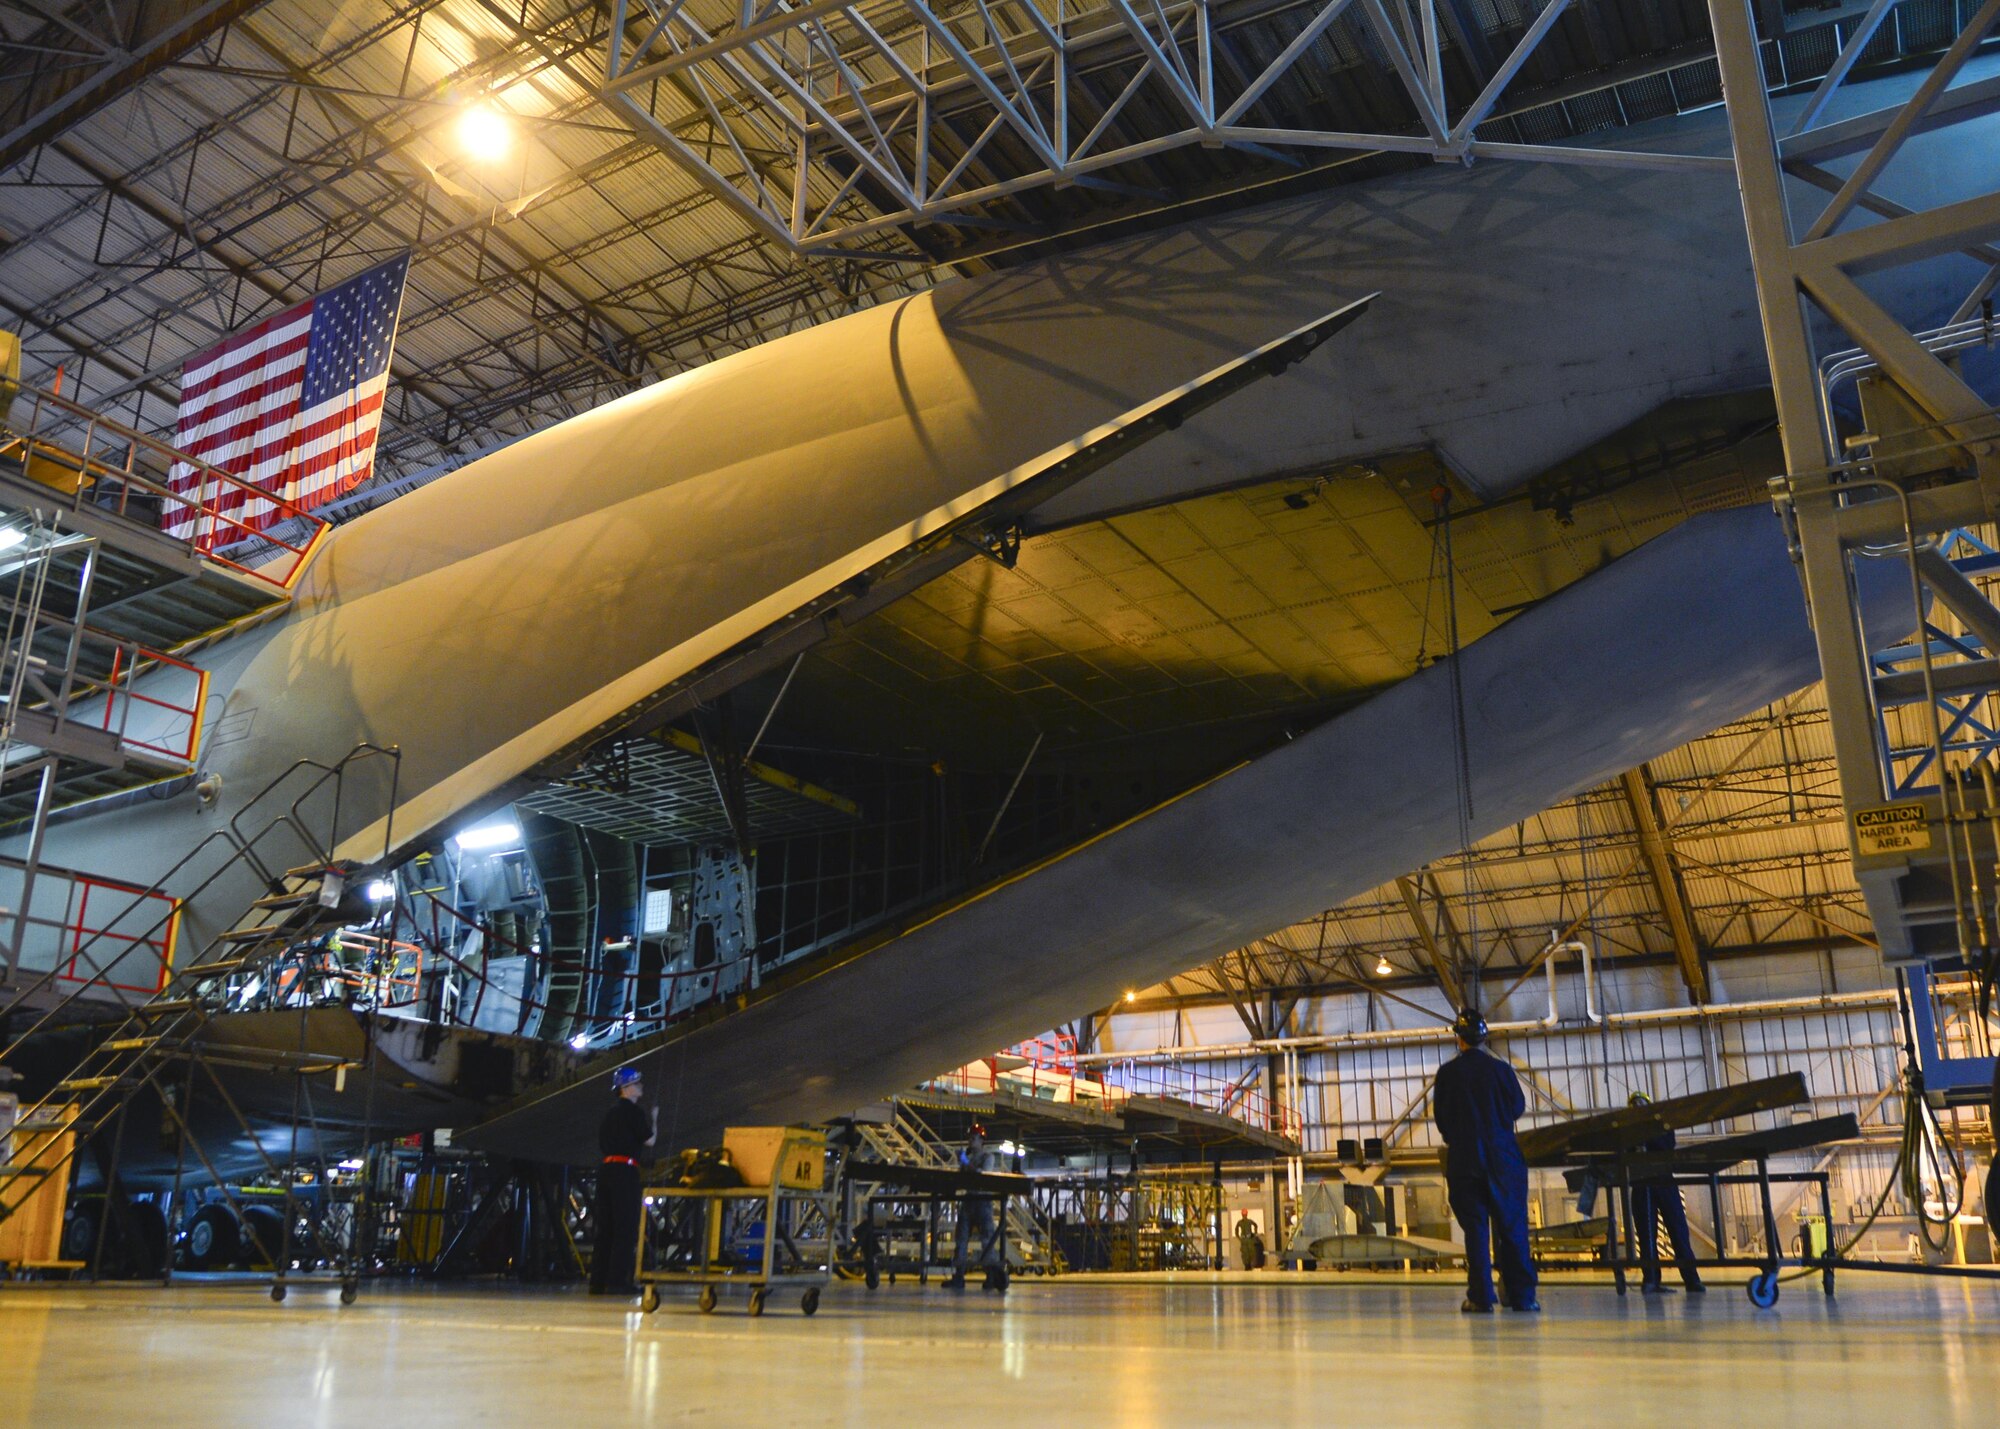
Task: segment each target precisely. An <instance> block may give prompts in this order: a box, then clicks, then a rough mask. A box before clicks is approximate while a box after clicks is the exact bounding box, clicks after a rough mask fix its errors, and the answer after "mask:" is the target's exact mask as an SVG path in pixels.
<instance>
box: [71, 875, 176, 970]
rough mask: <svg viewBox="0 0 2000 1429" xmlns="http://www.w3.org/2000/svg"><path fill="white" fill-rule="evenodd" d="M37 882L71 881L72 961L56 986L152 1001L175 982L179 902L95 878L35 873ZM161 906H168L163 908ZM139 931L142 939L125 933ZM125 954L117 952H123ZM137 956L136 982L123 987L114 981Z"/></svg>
mask: <svg viewBox="0 0 2000 1429" xmlns="http://www.w3.org/2000/svg"><path fill="white" fill-rule="evenodd" d="M35 877H36V880H37V882H39V881H40V880H42V879H44V878H55V879H63V880H67V881H68V882H69V883H70V884H71V890H72V891H71V896H70V898H69V899H68V900H67V901H68V903H69V906H70V909H71V913H70V916H69V917H67V918H66V919H65V920H64V923H63V931H64V932H65V933H66V934H67V941H68V943H69V961H68V963H67V964H66V965H65V966H64V968H63V970H62V972H60V973H58V974H57V975H56V981H57V982H77V983H80V982H96V983H97V984H98V985H99V986H101V987H109V988H115V989H116V990H118V991H120V992H137V993H144V994H146V995H147V996H149V997H150V996H152V995H153V994H155V993H158V992H161V991H163V990H164V989H165V988H166V985H167V983H168V981H169V980H170V979H171V978H172V977H173V967H174V943H175V940H176V938H177V937H178V936H179V934H180V923H181V906H180V900H179V899H177V898H173V897H171V896H169V895H167V894H165V893H161V892H159V891H158V890H157V889H151V888H141V887H139V886H138V885H137V884H133V883H120V882H118V881H117V880H115V879H110V878H94V877H92V876H91V875H89V874H85V873H73V872H70V871H68V870H65V869H58V868H49V867H43V868H40V869H37V870H36V873H35ZM93 900H94V901H95V903H96V905H97V906H96V915H95V916H96V918H97V920H98V921H97V923H96V924H94V925H93V923H92V921H91V918H92V911H91V904H92V902H93ZM159 905H165V906H164V907H160V906H159ZM127 925H135V926H138V927H142V928H145V929H146V930H147V931H146V932H143V933H127V932H123V931H121V928H122V927H124V926H127ZM121 948H122V949H123V951H119V950H120V949H121ZM135 953H136V954H138V955H139V961H138V970H139V971H138V980H137V981H134V982H120V981H118V980H117V977H114V976H112V975H111V971H110V970H112V969H119V970H120V971H119V973H118V976H121V977H122V976H130V975H131V974H130V973H128V972H125V971H124V969H125V965H126V962H127V960H128V959H130V958H131V957H132V956H133V955H134V954H135Z"/></svg>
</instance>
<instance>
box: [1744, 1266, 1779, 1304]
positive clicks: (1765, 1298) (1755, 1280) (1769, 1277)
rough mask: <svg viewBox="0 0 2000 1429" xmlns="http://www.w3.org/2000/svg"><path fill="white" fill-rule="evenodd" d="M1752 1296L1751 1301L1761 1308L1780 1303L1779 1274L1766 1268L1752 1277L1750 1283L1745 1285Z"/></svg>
mask: <svg viewBox="0 0 2000 1429" xmlns="http://www.w3.org/2000/svg"><path fill="white" fill-rule="evenodd" d="M1743 1288H1744V1289H1745V1290H1746V1291H1747V1292H1748V1293H1749V1296H1750V1303H1751V1304H1752V1305H1755V1306H1756V1307H1757V1308H1758V1309H1759V1310H1768V1309H1770V1308H1771V1307H1772V1306H1773V1305H1775V1304H1777V1303H1778V1274H1777V1272H1776V1271H1774V1270H1766V1271H1764V1272H1763V1273H1761V1274H1758V1275H1753V1276H1751V1277H1750V1283H1749V1284H1748V1285H1746V1286H1744V1287H1743Z"/></svg>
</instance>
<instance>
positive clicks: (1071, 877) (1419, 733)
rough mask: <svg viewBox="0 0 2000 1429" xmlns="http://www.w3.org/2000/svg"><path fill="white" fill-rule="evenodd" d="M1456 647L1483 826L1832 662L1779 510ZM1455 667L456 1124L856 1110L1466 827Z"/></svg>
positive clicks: (554, 1143)
mask: <svg viewBox="0 0 2000 1429" xmlns="http://www.w3.org/2000/svg"><path fill="white" fill-rule="evenodd" d="M1876 574H1877V579H1875V580H1874V581H1873V582H1872V583H1871V584H1870V585H1869V586H1868V587H1867V588H1866V590H1865V591H1864V595H1865V597H1866V599H1867V602H1868V608H1869V610H1870V613H1871V620H1872V621H1874V622H1877V623H1879V624H1880V625H1881V626H1882V627H1883V628H1884V629H1889V628H1891V627H1894V626H1895V625H1897V624H1898V622H1901V623H1903V624H1907V623H1908V622H1909V613H1908V610H1907V602H1908V600H1909V596H1908V587H1907V584H1900V585H1899V578H1903V579H1905V580H1906V577H1903V573H1902V570H1901V568H1900V567H1898V566H1896V565H1895V563H1893V562H1884V563H1883V567H1882V569H1881V570H1880V572H1879V573H1876ZM1899 593H1900V594H1899ZM1663 610H1671V611H1672V612H1673V613H1674V619H1673V620H1672V621H1671V622H1662V621H1661V620H1660V618H1659V617H1660V614H1661V612H1662V611H1663ZM1638 631H1648V632H1652V633H1650V634H1649V635H1648V636H1647V637H1646V639H1644V640H1643V641H1641V640H1639V639H1638V638H1636V636H1635V632H1638ZM1460 658H1461V660H1462V673H1463V685H1464V697H1465V722H1466V731H1467V743H1468V746H1469V754H1470V767H1471V769H1472V771H1473V773H1472V785H1471V791H1470V792H1471V803H1472V810H1473V828H1472V833H1473V836H1474V837H1475V838H1477V837H1482V836H1484V835H1486V834H1488V833H1490V832H1492V831H1494V830H1496V829H1501V828H1505V827H1507V826H1508V825H1510V824H1512V823H1514V822H1516V821H1518V820H1520V819H1522V818H1525V817H1528V816H1530V815H1532V814H1533V813H1535V812H1536V811H1538V810H1540V809H1543V808H1546V807H1548V806H1549V805H1550V804H1552V803H1555V802H1557V801H1559V800H1561V799H1563V798H1565V797H1566V796H1568V795H1569V794H1571V793H1573V792H1574V791H1576V790H1578V789H1580V788H1583V787H1586V786H1588V785H1590V784H1592V783H1594V782H1597V781H1600V780H1603V779H1606V778H1609V777H1611V776H1613V775H1615V774H1616V773H1618V772H1619V771H1621V770H1624V769H1628V768H1631V767H1633V766H1634V765H1636V764H1638V763H1640V762H1641V761H1643V760H1646V759H1649V758H1652V757H1655V756H1657V755H1659V754H1661V753H1662V752H1664V751H1666V750H1668V749H1671V748H1673V747H1674V746H1676V745H1678V744H1681V743H1683V742H1685V741H1687V740H1689V739H1691V738H1694V737H1697V736H1699V735H1701V734H1703V733H1706V732H1707V731H1709V730H1712V729H1715V728H1717V727H1718V726H1720V725H1722V724H1724V723H1726V722H1728V721H1729V720H1732V719H1736V718H1740V717H1742V716H1743V715H1745V714H1748V713H1749V712H1751V711H1753V710H1755V709H1756V708H1758V707H1759V706H1761V705H1764V704H1767V703H1769V702H1771V701H1773V700H1776V699H1779V698H1781V697H1783V696H1785V695H1787V694H1790V693H1791V692H1793V691H1795V690H1797V689H1799V688H1801V687H1802V686H1804V685H1806V684H1808V683H1810V682H1811V681H1812V680H1813V679H1814V678H1815V676H1816V674H1817V664H1816V658H1815V654H1814V647H1813V640H1812V635H1811V632H1810V630H1809V629H1808V627H1807V625H1806V621H1805V616H1804V610H1803V606H1802V601H1801V596H1800V592H1799V584H1798V579H1797V576H1796V573H1795V572H1794V569H1793V567H1792V563H1791V561H1790V559H1789V558H1788V555H1787V552H1786V549H1785V543H1784V538H1783V534H1782V532H1781V530H1780V528H1779V525H1778V523H1777V521H1776V520H1775V519H1774V518H1773V517H1772V516H1771V514H1770V513H1769V512H1768V511H1767V510H1763V509H1759V508H1744V509H1739V510H1734V511H1728V512H1721V513H1715V514H1711V515H1706V516H1701V517H1697V518H1695V519H1693V520H1690V521H1689V522H1687V523H1686V524H1684V525H1683V526H1681V527H1679V528H1677V529H1675V530H1674V531H1672V532H1670V533H1668V534H1667V535H1664V536H1662V537H1660V538H1658V539H1656V540H1654V541H1652V542H1650V543H1649V544H1647V545H1646V546H1644V547H1642V548H1641V549H1639V550H1638V551H1636V552H1634V553H1633V554H1631V555H1629V556H1627V557H1625V558H1623V559H1621V560H1619V561H1616V562H1614V563H1613V564H1611V565H1610V566H1608V567H1606V568H1605V569H1603V570H1601V571H1599V572H1598V573H1597V574H1595V575H1593V576H1590V577H1588V578H1586V579H1584V580H1582V581H1579V582H1577V583H1576V584H1575V585H1574V586H1572V587H1570V588H1568V589H1566V590H1564V591H1562V592H1560V593H1559V594H1557V595H1555V596H1553V597H1551V598H1550V599H1549V600H1547V601H1545V602H1543V603H1542V604H1540V605H1539V606H1537V607H1535V608H1533V609H1531V610H1529V611H1526V612H1524V613H1523V614H1521V615H1520V616H1518V617H1516V618H1515V619H1514V620H1513V621H1512V622H1510V623H1509V624H1507V625H1505V626H1503V627H1502V628H1500V629H1499V630H1497V631H1495V632H1493V633H1492V634H1490V635H1488V636H1486V637H1485V638H1483V639H1481V640H1479V641H1478V642H1477V643H1476V644H1474V645H1472V646H1471V647H1469V648H1468V649H1467V650H1466V651H1465V652H1464V654H1463V655H1462V656H1461V657H1460ZM1449 674H1450V672H1449V668H1448V667H1447V666H1446V665H1444V664H1438V665H1433V666H1432V667H1430V668H1429V669H1427V670H1425V671H1424V672H1422V673H1421V674H1419V675H1417V676H1415V677H1413V678H1411V679H1409V680H1407V681H1405V682H1404V683H1402V684H1400V685H1398V686H1396V687H1395V688H1393V689H1391V690H1389V691H1387V692H1385V693H1383V694H1381V695H1379V696H1377V697H1376V698H1374V699H1373V700H1370V701H1369V702H1368V703H1366V704H1364V705H1362V706H1360V707H1359V708H1357V709H1354V710H1352V711H1350V712H1348V713H1346V714H1344V715H1341V716H1339V717H1337V718H1334V719H1332V720H1330V721H1328V722H1326V723H1325V724H1322V725H1320V726H1319V727H1318V728H1316V729H1314V730H1312V731H1311V732H1309V733H1307V734H1304V735H1302V736H1300V737H1299V738H1297V739H1296V740H1294V741H1292V742H1291V743H1289V744H1285V745H1283V746H1281V747H1279V748H1277V749H1276V750H1274V751H1273V752H1271V753H1269V754H1267V755H1265V756H1263V757H1262V758H1259V759H1256V760H1254V761H1251V762H1249V763H1246V764H1243V765H1240V766H1238V767H1236V768H1235V769H1233V770H1231V771H1229V772H1227V773H1225V774H1223V775H1221V776H1219V777H1217V778H1215V779H1212V780H1210V781H1209V782H1208V783H1206V784H1204V785H1202V786H1200V787H1198V788H1196V789H1194V790H1192V791H1190V792H1188V793H1186V794H1183V795H1181V796H1180V797H1178V798H1175V799H1172V800H1170V801H1168V802H1166V803H1165V804H1162V805H1160V806H1159V807H1157V808H1154V809H1152V810H1151V811H1150V812H1148V813H1146V814H1144V815H1141V816H1140V817H1137V818H1134V819H1131V820H1128V821H1127V822H1125V823H1123V824H1121V825H1118V826H1116V827H1114V828H1111V829H1109V830H1107V831H1105V832H1103V833H1101V834H1099V835H1097V836H1095V837H1093V838H1091V839H1089V840H1087V841H1085V842H1082V843H1080V844H1078V845H1076V846H1074V847H1071V848H1069V849H1067V850H1065V851H1063V852H1061V853H1059V854H1056V855H1055V856H1053V857H1049V858H1046V859H1043V860H1041V861H1039V862H1036V863H1032V864H1030V865H1028V866H1026V867H1023V868H1019V869H1016V870H1013V871H1011V872H1009V873H1008V874H1006V875H1005V876H1003V877H1000V878H998V879H996V880H994V881H992V882H990V883H989V884H987V885H986V886H984V887H982V888H980V889H978V890H976V891H973V892H972V893H970V894H968V895H964V896H961V897H959V898H958V899H956V900H955V901H952V902H950V903H947V904H945V905H942V906H937V907H933V908H929V909H926V910H924V911H922V912H920V913H918V914H915V915H913V916H911V917H908V918H906V919H903V920H901V921H899V922H897V923H895V924H894V925H893V926H890V927H887V928H882V929H878V930H877V931H875V932H874V933H873V934H871V935H868V936H865V937H863V938H861V939H859V940H857V941H855V942H854V943H852V944H850V945H848V946H847V947H845V948H842V949H839V950H837V951H835V952H833V953H831V954H828V955H827V956H825V957H823V958H821V959H819V960H817V961H815V962H812V963H808V964H804V965H801V966H799V967H797V968H794V969H790V970H787V971H786V972H784V973H781V974H779V975H778V976H776V977H774V978H772V979H770V980H768V981H767V982H766V983H765V985H764V986H763V987H762V988H761V989H759V990H758V991H756V992H754V993H752V994H749V995H748V996H747V997H745V998H742V999H738V1000H736V1001H734V1002H732V1003H731V1004H728V1005H726V1006H724V1007H719V1008H715V1009H712V1010H710V1011H708V1012H705V1013H702V1014H699V1015H697V1016H695V1017H693V1018H691V1019H689V1020H687V1021H685V1022H683V1023H679V1024H677V1025H674V1026H672V1027H670V1028H668V1029H666V1030H665V1031H663V1032H660V1033H658V1034H656V1035H654V1036H652V1037H650V1038H646V1039H642V1040H640V1041H638V1042H636V1043H628V1044H626V1045H625V1046H624V1047H622V1048H621V1049H619V1050H618V1051H617V1052H615V1053H612V1054H608V1055H606V1056H605V1057H602V1058H600V1059H598V1060H597V1061H595V1062H593V1063H591V1064H589V1065H588V1066H587V1067H586V1068H584V1069H582V1070H581V1071H580V1072H579V1073H578V1074H577V1075H576V1076H575V1077H574V1078H573V1079H571V1080H568V1081H566V1082H563V1083H560V1084H557V1085H552V1086H550V1087H548V1088H546V1089H542V1090H538V1091H536V1092H533V1093H530V1094H528V1095H526V1096H524V1097H522V1098H520V1099H518V1100H517V1101H515V1102H513V1103H511V1104H510V1105H508V1106H506V1107H505V1108H503V1109H502V1110H501V1111H499V1112H498V1113H497V1114H495V1115H494V1116H492V1117H490V1118H489V1119H487V1120H486V1121H484V1122H482V1123H481V1124H479V1125H478V1126H477V1127H474V1128H470V1129H467V1130H466V1131H465V1132H464V1133H463V1134H462V1136H461V1142H462V1144H471V1145H476V1146H478V1147H480V1148H483V1149H486V1150H490V1151H494V1152H498V1153H502V1154H507V1155H517V1156H530V1157H538V1158H544V1159H549V1160H569V1161H576V1160H588V1159H590V1158H591V1157H592V1156H594V1154H595V1142H594V1140H593V1139H592V1138H593V1130H594V1127H595V1124H596V1117H595V1115H594V1114H593V1110H594V1108H595V1107H597V1106H598V1105H599V1104H601V1103H602V1102H603V1101H605V1100H606V1099H607V1098H608V1096H609V1079H610V1074H611V1072H612V1070H613V1069H614V1068H615V1067H617V1066H619V1065H628V1064H629V1065H636V1066H638V1067H640V1068H641V1069H642V1070H643V1071H644V1072H645V1074H646V1076H647V1078H648V1080H649V1082H650V1083H651V1085H652V1086H653V1088H654V1089H655V1095H657V1097H658V1098H659V1101H660V1105H661V1109H662V1110H661V1124H660V1132H661V1146H662V1149H671V1148H674V1147H678V1146H683V1145H691V1144H697V1143H706V1142H709V1141H712V1140H714V1139H715V1138H716V1137H717V1136H719V1134H720V1131H721V1128H722V1127H724V1126H725V1125H731V1124H770V1123H779V1122H793V1121H813V1120H818V1119H822V1118H827V1117H832V1116H838V1115H841V1114H844V1113H846V1112H848V1111H851V1110H852V1109H853V1108H855V1107H857V1106H859V1105H861V1104H863V1103H865V1102H868V1101H871V1100H874V1099H876V1098H879V1097H882V1096H884V1095H888V1094H892V1093H895V1092H897V1091H899V1090H901V1089H904V1088H907V1087H910V1086H913V1085H915V1084H916V1083H918V1082H920V1081H921V1080H923V1079H924V1078H926V1077H928V1076H932V1075H935V1074H936V1073H937V1072H938V1070H939V1069H940V1068H943V1067H949V1066H954V1065H958V1064H960V1063H963V1062H964V1061H966V1060H967V1059H968V1058H969V1057H972V1056H977V1055H980V1054H982V1053H983V1052H984V1051H985V1050H987V1049H990V1048H992V1047H995V1046H1002V1045H1006V1044H1009V1043H1011V1042H1015V1041H1019V1040H1020V1039H1022V1038H1023V1037H1027V1036H1032V1035H1034V1034H1036V1033H1038V1032H1040V1031H1042V1030H1044V1029H1046V1028H1048V1027H1052V1026H1055V1025H1057V1024H1058V1023H1059V1022H1061V1021H1062V1020H1064V1019H1065V1018H1069V1017H1072V1016H1075V1015H1076V1014H1077V1013H1078V1011H1079V1010H1081V1009H1083V1008H1087V1007H1096V1006H1102V1005H1105V1004H1106V1003H1109V1002H1111V1001H1113V1000H1114V999H1116V998H1117V997H1118V996H1119V995H1120V993H1121V992H1123V991H1124V990H1125V989H1128V988H1132V987H1136V986H1143V985H1147V984H1149V983H1152V982H1154V981H1157V980H1158V979H1160V978H1162V977H1165V976H1169V975H1171V974H1173V973H1175V972H1179V971H1181V970H1183V969H1185V968H1187V967H1190V966H1192V965H1194V964H1196V963H1199V962H1201V961H1202V960H1204V959H1206V958H1209V957H1212V956H1214V955H1215V954H1216V953H1217V952H1218V951H1220V950H1224V949H1227V948H1231V947H1236V946H1239V945H1241V944H1242V943H1244V942H1246V941H1249V940H1250V939H1253V938H1256V937H1258V936H1261V935H1263V934H1265V933H1267V932H1269V931H1270V930H1271V929H1273V928H1277V927H1281V926H1283V925H1285V924H1287V923H1290V922H1293V921H1295V920H1297V919H1299V918H1300V917H1302V916H1309V915H1310V914H1312V913H1313V912H1316V911H1317V910H1319V909H1322V908H1325V907H1327V906H1329V905H1330V904H1333V903H1335V902H1338V901H1339V900H1340V899H1342V898H1344V897H1348V896H1350V895H1351V894H1353V893H1354V892H1357V891H1359V890H1362V889H1366V888H1369V887H1372V886H1374V885H1376V884H1378V883H1381V882H1383V881H1385V880H1387V879H1389V878H1392V877H1394V876H1395V875H1396V874H1397V873H1399V872H1401V871H1403V870H1405V869H1409V868H1414V867H1416V866H1418V865H1420V864H1422V863H1424V862H1426V861H1428V860H1430V859H1433V858H1436V857H1438V856H1440V855H1442V854H1444V853H1446V852H1449V851H1450V850H1452V849H1455V848H1457V847H1459V846H1460V845H1461V844H1462V843H1463V842H1464V839H1463V838H1462V837H1461V830H1460V825H1459V816H1460V809H1459V799H1458V789H1457V785H1456V782H1455V779H1454V776H1453V773H1452V770H1453V767H1454V762H1455V751H1454V748H1453V737H1452V728H1453V719H1452V710H1451V692H1450V678H1449Z"/></svg>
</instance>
